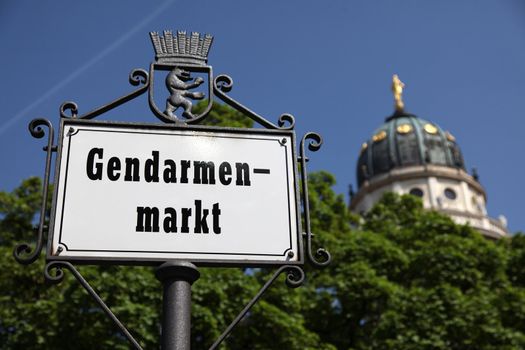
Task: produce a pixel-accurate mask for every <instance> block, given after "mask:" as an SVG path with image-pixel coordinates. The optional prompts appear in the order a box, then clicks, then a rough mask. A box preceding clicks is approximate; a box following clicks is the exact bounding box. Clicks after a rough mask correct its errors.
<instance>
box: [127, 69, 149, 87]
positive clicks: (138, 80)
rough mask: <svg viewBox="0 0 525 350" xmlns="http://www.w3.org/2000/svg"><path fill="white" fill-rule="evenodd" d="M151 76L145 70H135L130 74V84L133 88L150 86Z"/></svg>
mask: <svg viewBox="0 0 525 350" xmlns="http://www.w3.org/2000/svg"><path fill="white" fill-rule="evenodd" d="M148 81H149V74H148V72H146V71H145V70H144V69H140V68H138V69H133V70H132V71H131V73H129V83H130V84H131V85H133V86H138V85H140V84H142V85H148Z"/></svg>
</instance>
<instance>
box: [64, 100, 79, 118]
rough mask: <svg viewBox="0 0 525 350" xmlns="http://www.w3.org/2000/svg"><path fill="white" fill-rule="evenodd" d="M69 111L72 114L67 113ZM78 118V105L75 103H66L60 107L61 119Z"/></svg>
mask: <svg viewBox="0 0 525 350" xmlns="http://www.w3.org/2000/svg"><path fill="white" fill-rule="evenodd" d="M66 111H69V113H70V114H68V113H66ZM77 116H78V105H77V104H76V103H75V102H73V101H66V102H64V103H62V104H61V105H60V118H76V117H77Z"/></svg>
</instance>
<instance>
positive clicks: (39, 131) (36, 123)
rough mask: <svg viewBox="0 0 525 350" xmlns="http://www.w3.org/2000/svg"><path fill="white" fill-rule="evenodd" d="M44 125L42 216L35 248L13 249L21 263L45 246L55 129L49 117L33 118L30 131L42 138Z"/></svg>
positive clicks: (32, 258)
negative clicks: (44, 166)
mask: <svg viewBox="0 0 525 350" xmlns="http://www.w3.org/2000/svg"><path fill="white" fill-rule="evenodd" d="M42 126H47V128H48V134H47V147H46V148H44V150H45V151H46V169H45V174H44V184H43V189H42V202H41V204H40V218H39V223H38V228H37V238H36V244H35V248H34V249H31V246H30V245H29V244H27V243H21V244H19V245H17V246H16V247H15V249H14V251H13V257H14V258H15V260H16V261H18V262H19V263H20V264H31V263H33V262H34V261H35V260H36V259H38V256H39V255H40V252H41V251H42V247H43V246H44V223H45V215H46V205H47V198H48V190H49V176H50V174H49V172H50V171H51V158H52V154H53V139H54V129H53V125H52V124H51V122H50V121H49V120H47V119H42V118H38V119H33V120H32V121H31V122H30V123H29V132H30V133H31V135H32V136H33V137H35V138H37V139H41V138H42V137H44V135H45V131H44V129H43V128H42Z"/></svg>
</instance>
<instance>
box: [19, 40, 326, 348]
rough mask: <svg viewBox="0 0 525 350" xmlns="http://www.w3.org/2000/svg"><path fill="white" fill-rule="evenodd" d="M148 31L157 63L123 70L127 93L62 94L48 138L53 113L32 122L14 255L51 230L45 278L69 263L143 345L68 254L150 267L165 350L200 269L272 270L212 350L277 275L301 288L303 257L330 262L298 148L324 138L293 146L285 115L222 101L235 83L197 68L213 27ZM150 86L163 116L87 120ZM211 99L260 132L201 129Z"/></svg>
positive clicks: (184, 332)
mask: <svg viewBox="0 0 525 350" xmlns="http://www.w3.org/2000/svg"><path fill="white" fill-rule="evenodd" d="M150 35H151V39H152V43H153V47H154V49H155V52H156V60H155V62H154V63H152V64H151V66H150V71H149V74H148V73H147V72H146V71H144V70H134V71H133V72H132V73H131V75H130V83H131V84H132V85H135V86H139V87H138V88H137V89H136V90H135V91H133V92H131V93H130V94H128V95H125V96H122V97H121V98H119V99H117V100H115V101H113V102H111V103H110V104H108V105H105V106H102V107H100V108H97V109H95V110H93V111H91V112H89V113H86V114H84V115H80V116H79V115H78V106H77V105H76V104H75V103H74V102H66V103H64V104H63V105H62V106H61V109H60V110H61V113H60V114H61V120H60V128H59V136H58V144H57V145H55V144H54V130H53V126H52V124H51V122H49V121H48V120H47V119H35V120H33V121H32V122H31V123H30V125H29V129H30V131H31V134H32V135H33V136H34V137H37V138H41V137H43V136H44V135H45V132H44V130H43V129H42V126H45V127H47V128H48V143H47V146H46V147H45V148H44V150H45V151H46V154H47V158H46V170H45V176H44V192H43V200H42V208H41V213H40V222H39V230H38V236H37V243H36V247H35V248H34V249H31V248H30V245H29V244H20V245H19V246H17V247H16V248H15V252H14V256H15V259H17V260H18V261H19V262H20V263H24V264H29V263H32V262H34V261H35V260H36V259H37V258H38V255H39V254H40V251H41V250H42V248H43V246H44V240H45V236H47V249H46V251H47V254H46V261H47V265H46V270H45V276H46V278H47V279H48V280H51V281H54V282H59V281H60V280H61V279H62V278H63V272H62V270H61V269H62V268H66V269H69V270H70V271H71V272H72V273H73V275H74V276H75V278H76V279H77V280H78V281H79V282H80V283H81V285H82V286H83V287H84V288H85V289H86V290H87V291H88V293H90V294H91V295H92V296H93V298H94V299H95V301H96V302H97V303H98V304H99V305H100V306H101V308H102V309H103V310H104V311H105V312H106V313H107V314H108V316H109V317H110V318H111V319H112V320H113V321H114V322H115V323H116V324H117V325H118V326H119V328H120V329H121V331H122V333H123V334H124V336H125V337H126V338H127V339H128V340H129V341H130V342H131V343H132V344H133V346H134V347H135V348H140V345H138V343H137V342H136V341H135V340H134V339H133V337H132V336H131V334H130V333H129V332H128V331H127V329H126V328H125V327H124V326H123V325H122V324H121V323H120V321H119V320H118V319H117V318H116V316H115V315H114V314H113V313H112V312H111V310H110V309H109V308H108V307H107V306H106V305H105V303H104V302H103V301H102V300H101V299H100V297H99V296H98V295H97V294H96V292H95V291H94V290H93V289H92V288H91V287H90V286H89V283H88V282H87V281H85V280H84V278H83V277H82V276H81V275H80V273H79V272H78V270H76V269H75V267H74V265H73V264H72V263H82V264H109V263H112V264H136V265H156V266H157V268H156V271H155V274H156V277H157V279H159V281H161V282H162V284H163V286H164V298H163V299H164V301H163V326H162V348H163V349H189V346H190V340H189V339H190V316H191V312H190V310H191V285H192V283H193V282H195V281H196V280H197V279H198V278H199V276H200V274H199V271H198V270H197V267H196V266H233V267H235V266H243V267H246V266H276V267H278V269H277V270H276V272H275V273H274V275H273V276H272V277H271V278H270V280H269V281H268V282H267V283H266V284H265V285H264V286H263V287H262V288H261V290H260V291H259V293H258V294H257V295H256V296H255V297H254V298H253V299H252V301H251V302H250V303H249V304H248V305H247V306H246V307H245V308H244V309H243V311H242V312H241V313H240V314H239V316H238V317H237V318H236V319H235V320H233V322H232V324H231V325H230V327H228V328H227V329H226V331H225V332H224V333H223V334H222V335H221V337H219V339H218V340H217V341H216V343H215V344H214V345H213V346H212V348H215V347H216V346H218V345H219V344H220V342H221V341H222V340H223V339H224V338H225V337H226V336H227V335H228V334H229V333H230V332H231V331H232V329H233V327H234V326H235V325H236V324H237V323H238V322H239V321H240V319H242V317H243V316H244V315H245V314H246V313H247V312H248V311H249V309H250V308H251V307H252V306H253V304H254V303H255V302H257V300H258V299H259V298H260V297H261V296H262V295H263V294H264V292H265V291H266V289H267V288H268V287H269V286H270V285H271V283H272V282H273V281H274V280H275V279H276V278H277V277H278V276H279V275H280V274H281V273H282V272H285V271H286V272H288V274H287V283H288V284H289V285H290V286H292V287H297V286H299V285H300V284H301V283H302V282H303V281H304V271H303V269H302V265H303V264H304V263H305V261H309V262H310V263H312V264H313V265H315V266H325V265H326V264H328V263H329V261H330V255H329V254H328V252H327V251H325V250H324V249H318V250H317V251H316V252H315V253H314V252H312V233H311V231H310V216H309V215H310V214H309V204H308V187H307V171H306V162H307V156H306V147H307V148H308V149H309V150H310V151H317V150H318V149H319V148H320V146H321V142H322V141H321V138H320V136H319V135H317V134H315V133H307V134H306V135H304V136H303V138H302V139H301V141H300V144H299V151H298V152H297V151H296V139H295V133H294V131H293V128H294V124H295V121H294V118H293V116H291V115H288V114H284V115H282V116H281V117H280V118H279V120H278V123H277V124H273V123H272V122H270V121H268V120H267V119H265V118H263V117H261V116H259V115H258V114H256V113H254V112H253V111H251V110H249V109H248V108H246V107H245V106H243V105H242V104H240V103H239V102H237V101H235V100H234V99H233V98H231V97H230V96H228V95H227V93H228V92H229V91H230V90H231V88H232V86H233V82H232V80H231V78H229V77H228V76H226V75H220V76H218V77H216V78H213V74H212V69H211V66H208V65H206V63H207V56H208V52H209V49H210V46H211V43H212V40H213V38H212V37H211V36H210V35H205V36H204V37H201V36H200V35H199V34H198V33H192V34H190V35H188V34H186V32H178V33H176V34H173V33H172V32H170V31H165V32H164V35H163V36H161V35H159V34H157V33H151V34H150ZM155 74H161V75H163V76H165V84H166V87H167V90H168V93H167V94H165V96H166V100H165V101H166V102H165V108H161V107H159V105H158V100H157V99H156V98H155V94H154V90H155V89H156V85H155V84H154V83H153V77H154V75H155ZM206 82H207V83H206ZM146 91H147V92H148V96H149V98H148V100H149V105H150V108H151V111H152V112H153V114H154V115H155V116H156V117H157V118H159V119H160V120H161V121H163V122H164V124H151V123H122V122H119V123H118V122H109V121H100V122H99V121H93V120H91V119H93V118H95V117H97V116H99V115H101V114H103V113H105V112H106V111H109V110H111V109H113V108H116V107H118V106H119V105H121V104H123V103H125V102H127V101H129V100H131V99H133V98H135V97H137V96H140V95H141V94H143V93H145V92H146ZM214 97H218V98H219V99H221V100H222V101H223V102H225V103H226V104H228V105H229V106H231V107H233V108H235V109H237V110H238V111H240V112H242V113H244V114H245V115H246V116H247V117H249V118H251V119H253V120H254V121H255V122H257V123H259V124H260V125H261V126H262V127H264V128H263V129H242V128H223V127H222V128H221V127H210V126H202V125H199V124H200V123H201V122H202V121H203V120H205V119H206V118H207V116H208V114H209V112H210V110H211V108H212V105H213V104H212V101H213V99H214ZM202 99H205V100H206V101H207V103H206V108H204V111H203V112H202V113H200V114H197V113H196V112H194V109H193V100H202ZM54 153H57V161H56V168H55V172H54V185H55V186H54V188H55V191H54V195H53V206H52V210H51V216H50V218H49V219H50V220H49V221H50V225H49V228H47V227H45V226H44V222H45V215H46V212H47V208H46V204H47V197H48V190H47V187H48V184H49V182H50V177H51V160H52V156H53V154H54ZM298 162H299V163H300V167H299V166H298V164H297V163H298ZM298 169H299V170H300V172H299V173H298ZM299 174H300V175H299ZM299 179H300V180H301V181H299ZM300 183H301V186H302V188H301V189H302V192H301V194H300V193H299V190H298V188H299V184H300ZM301 208H302V213H301V210H300V209H301ZM301 216H303V219H304V226H305V227H304V228H302V227H301ZM303 244H304V247H303ZM304 248H305V249H304ZM54 269H55V273H53V272H52V270H54Z"/></svg>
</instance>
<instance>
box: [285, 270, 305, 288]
mask: <svg viewBox="0 0 525 350" xmlns="http://www.w3.org/2000/svg"><path fill="white" fill-rule="evenodd" d="M286 270H287V272H288V274H287V275H286V285H287V286H288V287H290V288H297V287H300V286H302V285H303V283H304V281H305V277H306V276H305V273H304V270H303V269H302V268H301V267H300V266H295V265H293V266H292V265H291V266H288V268H287V269H286Z"/></svg>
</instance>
